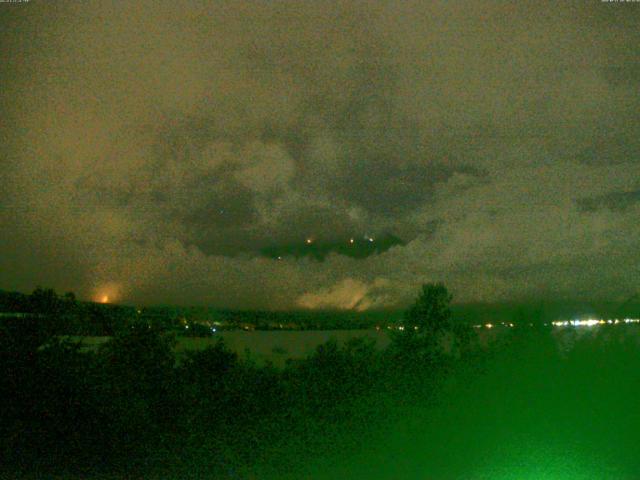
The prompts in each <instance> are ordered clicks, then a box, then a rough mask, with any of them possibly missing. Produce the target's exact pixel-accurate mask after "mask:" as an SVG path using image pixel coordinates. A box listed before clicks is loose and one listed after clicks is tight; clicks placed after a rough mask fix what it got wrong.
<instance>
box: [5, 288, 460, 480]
mask: <svg viewBox="0 0 640 480" xmlns="http://www.w3.org/2000/svg"><path fill="white" fill-rule="evenodd" d="M449 301H450V296H449V295H448V293H447V292H446V289H445V288H444V287H443V286H441V285H430V286H425V287H424V289H423V292H422V294H421V296H420V297H419V299H418V300H417V302H416V305H415V306H414V307H413V308H412V309H410V310H409V311H408V312H407V315H406V318H405V323H406V324H407V325H408V326H409V325H410V326H412V327H414V328H407V329H406V330H405V331H399V332H396V333H395V334H394V338H393V341H392V342H391V345H390V347H388V348H387V349H385V350H379V349H376V348H375V346H374V344H373V342H371V341H368V340H365V339H353V340H351V341H349V342H347V343H346V344H344V345H338V343H337V342H336V341H330V342H328V343H326V344H323V345H321V346H319V347H318V348H317V350H316V351H315V353H314V354H313V355H311V356H310V357H308V358H306V359H304V360H297V361H290V362H288V364H287V365H286V367H284V368H281V369H276V368H275V367H273V366H272V365H266V366H258V365H257V364H255V363H253V362H251V361H250V360H249V359H246V358H243V359H241V358H239V357H238V355H237V354H235V353H233V352H232V351H230V350H228V349H227V348H226V347H225V345H224V344H223V343H222V342H219V343H217V344H216V345H215V346H213V347H210V348H208V349H206V350H204V351H199V352H190V353H189V354H188V355H187V356H186V358H185V359H183V360H182V361H181V362H180V363H179V364H178V363H176V359H175V357H174V353H173V351H172V346H173V342H174V341H175V339H174V337H173V336H172V335H171V334H167V333H166V332H164V331H162V330H161V329H155V328H151V327H149V326H148V325H146V324H141V325H139V326H135V325H134V326H133V327H132V328H128V329H126V330H122V331H120V332H117V333H116V334H115V335H114V336H113V338H112V339H111V340H110V341H109V342H107V343H105V344H104V345H102V346H101V347H100V348H99V349H98V350H97V351H95V352H86V351H81V349H80V345H79V344H78V343H74V342H73V341H70V340H68V339H61V337H60V336H57V335H56V332H55V328H52V327H51V325H52V324H53V325H55V324H56V323H55V315H54V316H53V317H54V318H53V321H51V318H43V317H41V316H33V317H29V316H27V317H21V318H8V319H4V320H3V323H2V329H1V336H0V392H2V397H3V398H1V399H0V400H1V401H2V405H3V406H4V408H3V409H1V410H0V429H1V430H0V457H2V458H3V465H4V467H3V468H5V469H6V470H5V473H8V474H9V475H11V476H15V477H20V478H23V477H28V476H29V475H32V476H35V477H38V476H43V475H44V476H51V475H60V476H61V478H63V477H73V476H75V477H82V478H85V477H98V478H99V477H109V476H111V475H113V476H115V477H127V478H129V477H131V476H142V477H144V478H202V477H203V476H204V477H205V478H252V475H256V473H255V472H256V471H260V472H261V474H260V477H261V478H264V477H268V476H270V475H271V476H273V477H274V478H285V477H286V475H289V476H290V478H301V477H302V476H303V471H304V469H305V465H306V464H307V462H308V460H309V459H310V458H319V457H322V456H323V455H329V454H332V453H336V452H340V453H341V454H348V452H349V451H351V450H353V449H356V448H357V447H358V443H359V441H361V439H360V435H364V434H371V432H375V431H376V430H379V429H384V428H385V426H386V425H388V424H389V422H390V421H391V420H393V417H394V416H397V415H400V416H401V415H402V414H403V411H404V409H406V408H407V407H408V406H410V405H412V404H415V403H420V402H425V401H428V400H430V399H432V398H433V396H434V393H435V392H437V391H438V388H439V386H440V385H442V383H443V382H444V380H445V379H446V378H447V374H448V373H449V372H450V371H451V370H452V369H453V368H457V367H456V366H457V365H459V364H460V362H463V361H464V359H466V358H467V357H468V356H470V355H471V349H470V347H469V345H470V337H469V336H468V335H466V334H465V332H463V331H462V330H460V329H454V328H453V327H452V325H451V323H450V311H449V308H448V304H449ZM454 331H455V332H454ZM452 332H454V333H452ZM445 336H448V337H449V338H454V339H455V341H454V342H453V343H452V344H451V345H453V351H449V353H445V352H444V351H443V348H442V345H443V343H444V342H443V341H442V339H443V338H444V337H445ZM449 350H451V348H450V349H449ZM356 439H360V440H356Z"/></svg>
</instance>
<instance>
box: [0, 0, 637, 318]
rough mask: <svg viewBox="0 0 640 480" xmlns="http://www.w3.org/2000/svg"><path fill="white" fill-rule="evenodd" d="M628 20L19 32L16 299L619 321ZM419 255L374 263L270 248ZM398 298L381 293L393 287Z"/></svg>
mask: <svg viewBox="0 0 640 480" xmlns="http://www.w3.org/2000/svg"><path fill="white" fill-rule="evenodd" d="M638 12H639V10H638V9H637V8H636V7H635V6H634V5H633V4H629V5H626V4H614V3H612V4H610V3H592V4H585V3H583V2H576V3H573V2H564V3H562V4H558V3H557V2H556V3H553V2H549V3H544V2H543V3H537V4H535V5H533V4H532V5H528V4H508V5H506V4H500V3H491V2H485V3H483V5H470V4H456V5H452V4H451V3H449V2H433V3H430V4H428V5H425V2H411V1H408V2H365V1H362V2H349V3H348V4H340V3H335V2H323V1H320V2H237V1H234V2H212V3H211V4H206V3H200V2H195V3H191V4H189V5H187V6H185V5H184V4H180V5H179V4H177V3H176V2H157V1H153V2H152V1H144V0H143V1H139V2H128V3H123V4H118V5H114V4H107V3H104V2H91V1H89V2H82V3H73V2H68V3H66V2H61V3H56V4H55V5H54V4H39V3H37V2H29V3H26V4H19V5H12V6H10V7H9V6H3V7H2V12H1V14H2V15H3V22H2V25H3V28H2V30H1V31H0V37H1V40H2V44H3V54H2V55H3V61H2V62H0V76H2V78H4V79H7V80H6V81H5V82H3V89H2V91H1V92H0V102H1V103H0V104H1V105H2V109H3V112H4V115H3V116H4V118H5V119H6V121H5V122H3V123H2V125H0V139H1V140H2V146H1V147H0V153H1V155H2V157H1V161H2V169H1V170H0V181H1V182H2V185H4V186H5V188H3V189H2V190H1V191H0V202H1V203H0V205H1V207H2V208H1V210H0V222H1V225H2V230H3V232H5V233H3V235H2V237H1V238H0V288H7V289H20V290H30V289H32V288H34V287H35V285H37V284H43V285H51V286H54V287H55V288H57V289H59V290H70V289H73V290H75V291H77V292H79V293H80V295H81V296H85V297H91V296H94V295H99V294H102V292H105V291H106V290H109V291H110V292H111V296H112V297H113V298H118V299H119V300H121V301H128V302H137V303H155V302H162V303H180V304H190V303H197V304H212V305H218V306H227V307H238V308H292V307H298V306H305V307H323V308H328V307H336V308H369V307H382V306H395V305H402V304H404V303H406V302H407V301H408V299H410V298H411V297H412V296H413V294H414V292H415V291H417V288H418V286H419V284H420V283H422V282H425V281H432V280H442V281H445V282H447V284H448V285H449V286H450V287H451V289H452V290H453V293H454V295H455V297H456V298H457V299H458V300H461V301H474V300H491V301H493V300H503V299H520V298H533V297H537V296H543V295H544V296H561V297H562V296H564V297H580V298H583V297H585V298H592V297H598V298H604V297H606V298H624V297H625V296H628V295H630V294H631V293H633V292H636V291H637V289H638V273H639V268H638V262H639V261H640V257H639V256H638V253H637V252H638V251H640V241H639V240H638V239H639V238H640V230H639V229H640V227H639V226H638V225H639V224H638V221H637V219H638V218H640V216H639V214H640V196H639V195H638V191H639V189H640V183H639V181H638V180H637V179H638V178H640V161H639V160H640V142H639V141H638V139H639V138H640V121H639V120H638V116H637V112H638V111H639V110H640V108H639V107H640V105H639V104H640V95H638V94H639V93H640V92H639V87H640V69H639V68H638V64H637V59H636V55H635V53H636V49H637V45H638V41H639V40H640V38H639V37H640V29H639V28H638V27H639V26H640V24H639V22H638V19H639V18H638V15H639V13H638ZM386 233H390V234H393V235H397V236H399V237H400V238H402V239H403V240H404V242H405V243H406V245H397V246H395V247H393V248H391V249H389V250H387V251H385V252H384V253H380V254H378V255H372V256H368V257H366V258H359V259H356V258H349V257H345V256H343V255H339V254H333V255H329V256H328V257H326V258H325V259H324V261H322V262H319V261H316V260H314V259H311V258H299V259H296V258H284V259H282V260H281V261H277V260H275V259H270V258H265V257H262V256H261V255H260V251H261V250H262V249H264V248H265V247H270V246H274V245H275V246H277V245H291V244H295V243H296V242H304V240H305V239H306V238H308V237H313V238H317V239H320V240H322V241H324V242H327V243H331V242H341V241H344V242H346V241H348V239H349V238H351V237H352V236H354V235H357V236H363V235H371V236H376V235H382V234H386ZM381 279H384V280H381Z"/></svg>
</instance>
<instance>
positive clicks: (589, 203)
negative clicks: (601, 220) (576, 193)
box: [578, 189, 640, 212]
mask: <svg viewBox="0 0 640 480" xmlns="http://www.w3.org/2000/svg"><path fill="white" fill-rule="evenodd" d="M637 203H640V189H638V190H632V191H628V192H611V193H605V194H603V195H596V196H594V197H587V198H581V199H579V200H578V205H579V207H580V209H581V210H583V211H585V212H595V211H596V210H599V209H608V210H612V211H616V210H627V209H629V208H631V207H633V206H635V205H636V204H637Z"/></svg>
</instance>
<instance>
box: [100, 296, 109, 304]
mask: <svg viewBox="0 0 640 480" xmlns="http://www.w3.org/2000/svg"><path fill="white" fill-rule="evenodd" d="M100 303H109V295H103V296H102V297H101V298H100Z"/></svg>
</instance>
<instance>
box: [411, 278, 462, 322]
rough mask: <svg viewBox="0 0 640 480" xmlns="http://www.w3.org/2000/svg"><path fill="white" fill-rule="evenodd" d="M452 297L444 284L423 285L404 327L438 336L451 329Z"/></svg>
mask: <svg viewBox="0 0 640 480" xmlns="http://www.w3.org/2000/svg"><path fill="white" fill-rule="evenodd" d="M451 299H452V296H451V294H450V293H449V291H448V290H447V288H446V287H445V286H444V284H442V283H427V284H424V285H422V292H420V295H419V296H418V298H417V299H416V301H415V303H414V304H413V305H412V306H411V307H410V308H409V310H407V311H406V312H405V315H404V327H405V330H407V331H418V332H420V333H424V334H426V335H436V334H439V333H442V332H444V331H447V330H449V329H450V328H451V309H450V308H449V304H450V303H451Z"/></svg>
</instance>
